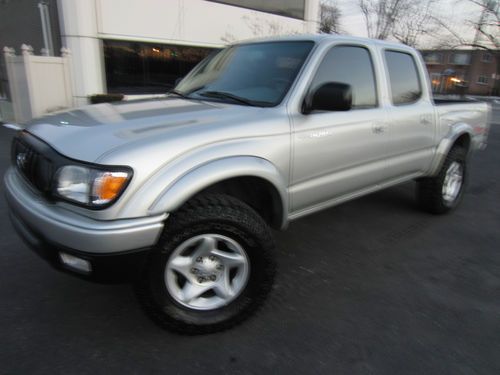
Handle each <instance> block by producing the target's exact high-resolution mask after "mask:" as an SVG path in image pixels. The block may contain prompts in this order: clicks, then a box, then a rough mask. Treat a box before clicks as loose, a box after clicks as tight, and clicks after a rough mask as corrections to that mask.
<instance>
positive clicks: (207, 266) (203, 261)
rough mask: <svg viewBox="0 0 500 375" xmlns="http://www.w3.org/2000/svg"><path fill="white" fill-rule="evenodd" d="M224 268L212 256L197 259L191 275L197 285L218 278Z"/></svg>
mask: <svg viewBox="0 0 500 375" xmlns="http://www.w3.org/2000/svg"><path fill="white" fill-rule="evenodd" d="M223 269H224V266H223V265H222V263H221V261H220V260H219V259H218V258H216V257H214V256H205V257H199V258H197V259H196V262H195V263H194V264H193V268H192V269H191V273H193V274H194V275H195V276H196V277H197V280H198V282H199V283H203V282H206V281H215V280H216V279H218V278H219V276H220V274H221V273H222V270H223Z"/></svg>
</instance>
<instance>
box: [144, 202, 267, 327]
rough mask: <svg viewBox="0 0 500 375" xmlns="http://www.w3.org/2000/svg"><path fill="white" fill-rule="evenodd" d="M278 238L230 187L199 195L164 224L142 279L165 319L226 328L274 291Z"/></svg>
mask: <svg viewBox="0 0 500 375" xmlns="http://www.w3.org/2000/svg"><path fill="white" fill-rule="evenodd" d="M273 249H274V242H273V239H272V236H271V233H270V231H269V229H268V227H267V225H266V223H265V222H264V221H263V220H262V218H261V217H260V216H259V215H258V214H257V213H256V212H255V211H254V210H253V209H252V208H250V207H249V206H247V205H246V204H244V203H243V202H241V201H239V200H237V199H235V198H232V197H230V196H227V195H221V194H210V195H204V196H199V197H196V198H194V199H193V200H192V201H190V202H188V203H187V204H186V205H185V206H184V207H183V208H181V209H180V210H179V211H178V212H176V213H174V214H173V215H172V216H171V217H170V219H169V220H168V222H167V224H166V229H165V232H164V233H163V236H162V237H161V239H160V241H159V243H158V246H157V249H156V250H155V251H154V253H153V254H152V257H151V259H150V262H149V266H148V267H147V270H146V271H145V273H144V275H143V277H142V278H141V280H140V282H139V283H138V285H137V292H138V296H139V300H140V302H141V304H142V306H143V307H144V308H145V310H146V312H147V313H148V314H149V315H150V316H151V317H152V318H153V319H154V321H156V322H157V323H159V324H160V325H161V326H163V327H165V328H168V329H170V330H173V331H177V332H181V333H187V334H196V333H206V332H214V331H219V330H223V329H226V328H229V327H231V326H233V325H235V324H237V323H239V322H241V321H243V320H244V319H246V318H247V317H249V316H250V315H251V314H252V313H253V312H254V311H255V310H256V309H257V307H258V306H259V305H260V304H261V303H262V302H263V300H264V298H265V297H266V295H267V294H268V293H269V291H270V289H271V286H272V282H273V277H274V272H275V262H274V259H273Z"/></svg>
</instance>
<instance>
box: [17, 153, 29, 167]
mask: <svg viewBox="0 0 500 375" xmlns="http://www.w3.org/2000/svg"><path fill="white" fill-rule="evenodd" d="M26 161H27V157H26V153H25V152H21V153H19V154H17V157H16V162H17V166H18V167H19V169H24V168H25V167H26Z"/></svg>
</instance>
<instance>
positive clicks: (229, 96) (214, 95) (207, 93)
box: [197, 91, 259, 107]
mask: <svg viewBox="0 0 500 375" xmlns="http://www.w3.org/2000/svg"><path fill="white" fill-rule="evenodd" d="M197 94H198V95H200V96H206V97H208V98H218V99H231V100H234V101H235V102H238V103H242V104H246V105H251V106H254V107H255V106H258V105H259V103H258V102H255V101H253V100H250V99H246V98H242V97H241V96H238V95H234V94H231V93H229V92H224V91H202V92H199V93H197Z"/></svg>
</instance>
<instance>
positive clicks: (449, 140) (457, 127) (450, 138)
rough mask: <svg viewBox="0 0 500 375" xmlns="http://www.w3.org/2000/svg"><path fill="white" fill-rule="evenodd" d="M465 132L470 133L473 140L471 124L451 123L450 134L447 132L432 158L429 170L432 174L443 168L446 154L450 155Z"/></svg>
mask: <svg viewBox="0 0 500 375" xmlns="http://www.w3.org/2000/svg"><path fill="white" fill-rule="evenodd" d="M464 134H468V135H469V136H470V138H471V142H472V140H473V138H474V129H473V128H472V126H471V125H469V124H466V123H463V122H461V123H456V124H453V125H450V129H449V131H448V134H446V136H445V137H444V138H443V139H442V140H441V142H439V145H438V146H437V148H436V155H435V156H434V159H433V160H432V164H431V167H430V171H429V175H430V176H435V175H436V174H437V173H439V170H440V169H441V166H442V165H443V163H444V160H445V159H446V155H448V153H449V152H450V150H451V148H452V147H453V145H454V144H455V141H456V140H457V139H458V138H459V137H461V136H462V135H464ZM469 151H470V149H469Z"/></svg>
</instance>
